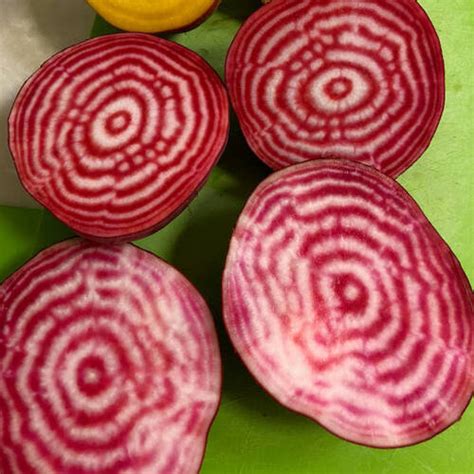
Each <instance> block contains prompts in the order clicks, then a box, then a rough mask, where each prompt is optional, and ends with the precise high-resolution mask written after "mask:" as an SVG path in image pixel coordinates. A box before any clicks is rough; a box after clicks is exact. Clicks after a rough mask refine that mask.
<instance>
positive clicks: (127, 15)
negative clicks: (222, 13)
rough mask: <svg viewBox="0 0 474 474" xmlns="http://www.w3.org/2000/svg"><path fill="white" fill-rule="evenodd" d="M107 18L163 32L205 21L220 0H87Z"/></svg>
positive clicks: (130, 28) (127, 26) (128, 28)
mask: <svg viewBox="0 0 474 474" xmlns="http://www.w3.org/2000/svg"><path fill="white" fill-rule="evenodd" d="M87 3H88V4H89V5H90V6H91V7H92V8H94V10H96V12H97V13H98V14H99V15H101V16H102V17H103V18H104V19H105V20H107V21H108V22H109V23H111V24H112V25H114V26H116V27H117V28H121V29H122V30H125V31H141V32H144V33H162V32H167V31H181V30H188V29H191V28H194V27H196V26H198V25H199V24H200V23H202V22H203V21H204V20H205V19H206V18H207V17H208V16H209V15H210V14H211V13H212V12H213V11H214V10H215V9H216V8H217V7H218V5H219V3H220V0H192V1H189V0H166V1H162V0H87Z"/></svg>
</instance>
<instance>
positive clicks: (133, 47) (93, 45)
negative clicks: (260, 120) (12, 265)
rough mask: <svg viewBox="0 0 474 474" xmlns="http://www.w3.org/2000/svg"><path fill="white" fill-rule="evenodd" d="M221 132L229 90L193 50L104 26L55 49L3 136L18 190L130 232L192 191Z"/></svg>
mask: <svg viewBox="0 0 474 474" xmlns="http://www.w3.org/2000/svg"><path fill="white" fill-rule="evenodd" d="M227 133H228V103H227V96H226V92H225V89H224V87H223V85H222V83H221V81H220V79H219V77H218V76H217V74H216V73H215V72H214V71H213V70H212V69H211V67H210V66H209V65H208V64H207V63H206V62H205V61H204V60H203V59H201V58H200V57H199V56H198V55H196V54H195V53H193V52H192V51H190V50H188V49H186V48H184V47H182V46H179V45H177V44H176V43H172V42H170V41H167V40H164V39H160V38H156V37H154V36H151V35H144V34H117V35H109V36H104V37H100V38H96V39H93V40H89V41H85V42H83V43H80V44H78V45H75V46H73V47H71V48H69V49H67V50H65V51H63V52H61V53H59V54H57V55H56V56H54V57H53V58H51V59H50V60H49V61H48V62H47V63H45V64H44V65H43V66H42V67H41V68H40V69H39V70H38V71H37V72H36V73H35V74H34V75H33V76H32V77H31V78H30V79H29V80H28V82H27V83H26V84H25V86H24V87H23V88H22V90H21V91H20V93H19V95H18V97H17V99H16V101H15V104H14V106H13V109H12V112H11V115H10V119H9V143H10V149H11V151H12V155H13V157H14V160H15V164H16V167H17V170H18V173H19V175H20V178H21V180H22V182H23V185H24V186H25V187H26V189H27V190H28V191H29V192H30V193H31V194H32V195H33V197H35V198H36V199H37V200H38V201H39V202H40V203H41V204H43V205H44V206H46V207H47V208H49V209H50V210H51V211H52V212H53V213H54V214H55V215H56V216H57V217H58V218H60V219H61V220H63V221H64V222H65V223H66V224H68V225H69V226H70V227H72V228H73V229H74V230H75V231H76V232H78V233H80V234H81V235H84V236H87V237H89V238H94V239H98V240H132V239H133V238H137V237H139V236H144V235H146V234H148V233H151V232H152V231H154V230H157V229H158V228H160V227H162V226H163V225H164V224H165V223H167V222H168V221H169V220H170V219H171V218H172V217H174V216H175V215H176V214H177V213H178V212H179V211H180V210H182V208H183V207H184V206H185V205H186V204H187V203H188V202H189V200H190V199H191V198H192V197H193V196H194V195H195V194H196V192H197V190H198V189H199V188H200V186H201V185H202V184H203V183H204V181H205V179H206V178H207V176H208V174H209V172H210V170H211V168H212V166H213V165H214V164H215V163H216V161H217V159H218V158H219V156H220V154H221V152H222V151H223V148H224V146H225V143H226V141H227Z"/></svg>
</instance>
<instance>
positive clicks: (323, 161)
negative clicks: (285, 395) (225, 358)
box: [221, 158, 474, 450]
mask: <svg viewBox="0 0 474 474" xmlns="http://www.w3.org/2000/svg"><path fill="white" fill-rule="evenodd" d="M309 163H314V164H315V165H318V164H321V165H327V164H334V165H340V164H345V165H346V166H347V165H349V166H354V167H355V168H357V167H360V168H364V169H365V171H368V172H370V173H371V174H372V175H375V176H376V177H377V178H379V179H380V180H381V181H385V182H387V183H390V184H393V183H395V184H396V185H397V186H398V188H400V189H401V190H402V191H403V194H404V195H405V196H404V197H408V198H409V199H410V202H411V204H412V205H413V207H414V208H416V209H417V210H418V211H419V212H421V214H422V216H423V217H424V218H425V219H426V220H427V222H428V224H429V225H430V226H431V228H432V229H433V231H434V232H435V233H436V235H437V236H438V237H439V238H440V239H441V240H442V242H443V243H444V244H445V245H446V246H447V247H448V248H450V247H449V245H448V244H447V243H446V241H445V240H444V239H443V237H441V235H440V234H439V232H438V231H437V230H436V229H435V228H434V227H433V226H432V224H431V222H430V221H429V220H428V218H427V217H426V215H425V213H424V212H423V210H422V209H421V207H420V206H419V205H418V203H417V202H416V201H415V200H414V199H413V198H412V197H411V196H410V194H409V193H408V192H407V191H406V190H405V188H404V187H403V186H402V185H401V184H399V183H398V182H397V181H395V180H394V179H392V178H390V176H387V175H385V174H383V173H381V172H380V171H377V170H376V169H375V168H372V167H371V166H368V165H365V164H363V163H359V162H353V161H350V160H345V159H341V158H335V159H316V160H309V161H305V162H303V163H297V164H295V165H291V166H288V167H286V168H283V169H281V170H279V171H276V172H275V173H272V174H271V175H270V176H269V177H267V178H265V179H264V180H263V181H262V182H261V183H260V184H259V185H258V188H259V187H260V186H263V185H264V184H266V183H267V182H268V181H269V180H270V179H272V180H273V179H274V178H275V175H277V174H280V173H282V172H285V170H288V169H290V168H291V169H296V168H298V167H305V166H308V164H309ZM254 193H255V190H254ZM252 196H253V193H252ZM249 199H250V198H249ZM244 210H245V206H244V208H243V209H242V212H241V213H240V215H239V218H238V220H237V223H236V224H235V226H234V231H235V229H236V227H237V225H238V221H239V220H240V217H241V216H242V214H243V212H244ZM451 256H452V258H453V260H454V262H455V264H456V265H457V266H459V269H460V270H461V271H462V272H463V273H464V274H465V272H464V269H463V267H462V265H461V263H460V262H459V260H458V258H457V257H456V255H454V253H453V252H452V251H451ZM228 259H229V253H227V257H226V261H225V265H224V272H223V274H224V273H225V272H226V271H227V267H228V263H229V262H228ZM465 280H466V281H467V282H469V280H468V278H467V276H466V279H465ZM466 290H467V291H468V292H469V293H471V294H472V292H473V291H474V290H473V289H472V288H469V287H466ZM221 291H222V295H224V293H225V288H224V278H222V281H221ZM471 307H472V308H473V309H474V295H473V297H472V298H471ZM224 311H225V305H224V298H222V314H223V315H224ZM473 316H474V315H473ZM222 319H223V321H224V327H225V330H226V332H227V336H228V338H229V340H230V341H231V343H232V347H233V349H234V353H235V354H237V356H238V358H239V359H240V361H241V362H242V364H243V365H244V367H245V368H246V369H247V372H248V373H249V374H250V375H251V377H252V378H253V380H254V381H255V382H256V383H257V385H258V386H259V387H260V388H261V389H262V390H263V391H264V392H265V393H266V394H267V395H269V396H270V397H271V398H272V399H273V400H275V402H277V403H278V404H279V405H281V406H283V407H284V408H286V409H287V410H289V411H290V412H292V413H296V414H297V415H300V416H302V417H304V418H306V419H308V420H311V421H312V422H314V423H317V424H318V425H319V426H320V427H321V428H323V429H324V430H326V431H327V432H328V433H330V434H332V435H333V436H335V437H336V438H339V439H341V440H343V441H347V442H349V443H352V444H355V445H358V446H364V447H367V448H375V449H380V450H389V449H398V448H406V447H409V446H416V445H417V444H420V443H424V442H425V441H429V440H430V439H433V438H434V437H436V436H438V435H439V434H441V433H443V431H446V430H447V429H448V428H450V427H451V426H453V425H454V424H455V423H457V422H458V421H460V420H461V418H462V416H463V415H464V413H465V412H466V410H467V408H468V407H469V405H470V403H471V400H472V399H473V398H474V384H473V389H472V393H471V398H470V399H469V400H468V401H467V403H466V406H465V407H464V408H463V410H462V411H461V413H460V414H459V417H458V418H457V419H456V420H454V421H452V422H451V423H450V424H449V425H446V426H445V427H444V428H443V429H442V430H440V431H438V432H436V433H433V434H432V435H431V436H429V437H428V438H424V439H421V440H419V441H415V442H413V443H406V444H400V445H393V446H376V445H372V444H364V443H361V442H357V441H352V440H350V439H347V438H344V437H343V436H341V435H340V434H337V433H334V432H333V431H331V430H330V429H329V428H327V427H326V426H324V425H323V424H321V423H320V422H319V421H318V420H317V419H316V418H315V417H312V416H310V415H307V414H305V413H301V412H299V411H298V410H295V409H294V408H291V407H290V406H288V405H287V404H285V403H282V402H281V401H280V400H278V399H277V397H276V396H275V395H273V394H272V393H271V392H270V391H269V390H268V389H267V388H265V387H264V385H263V383H262V382H260V380H258V378H257V376H256V375H254V374H253V372H252V371H251V370H250V369H249V368H248V367H247V364H246V363H245V361H244V359H243V357H242V356H241V354H240V352H239V351H238V350H237V349H236V347H235V346H234V344H233V342H232V338H231V336H230V333H231V331H230V327H229V325H228V322H227V319H226V318H225V317H224V316H223V317H222Z"/></svg>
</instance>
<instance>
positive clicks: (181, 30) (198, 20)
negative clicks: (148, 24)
mask: <svg viewBox="0 0 474 474" xmlns="http://www.w3.org/2000/svg"><path fill="white" fill-rule="evenodd" d="M86 1H87V0H86ZM221 1H222V0H214V3H213V4H212V5H211V6H210V7H209V8H208V9H207V10H206V11H205V12H204V13H203V14H202V15H201V16H200V17H199V18H196V20H194V21H193V22H192V23H190V24H188V25H186V26H183V27H182V28H176V29H174V30H162V31H155V32H154V33H153V32H150V31H146V32H143V31H140V30H124V29H122V28H120V27H119V26H117V25H115V24H114V23H112V22H111V21H109V20H106V19H105V18H103V17H102V16H101V15H100V14H99V13H97V12H96V15H98V16H100V17H101V18H103V20H104V21H106V22H107V23H109V24H110V25H112V26H113V27H114V28H117V29H118V30H120V31H124V32H126V33H143V34H150V35H156V34H158V35H162V34H173V33H185V32H186V31H190V30H193V29H194V28H197V27H198V26H199V25H200V24H201V23H204V22H205V21H206V20H207V19H208V18H209V17H210V16H211V15H212V14H213V13H214V11H215V10H216V9H217V7H218V6H219V5H220V3H221ZM87 4H89V2H87ZM89 6H90V7H91V8H92V9H93V10H94V12H95V9H94V8H93V7H92V6H91V5H89Z"/></svg>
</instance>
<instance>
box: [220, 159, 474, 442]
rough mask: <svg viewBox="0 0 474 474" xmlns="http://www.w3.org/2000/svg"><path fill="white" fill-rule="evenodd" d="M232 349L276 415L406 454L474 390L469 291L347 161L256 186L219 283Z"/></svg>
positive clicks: (384, 192)
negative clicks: (307, 420) (295, 415)
mask: <svg viewBox="0 0 474 474" xmlns="http://www.w3.org/2000/svg"><path fill="white" fill-rule="evenodd" d="M223 298H224V320H225V323H226V327H227V330H228V332H229V335H230V337H231V340H232V342H233V344H234V346H235V347H236V349H237V351H238V353H239V354H240V356H241V357H242V359H243V361H244V363H245V364H246V365H247V366H248V368H249V369H250V371H251V372H252V374H253V375H254V376H255V377H256V379H257V380H258V381H259V382H260V384H261V385H262V386H263V387H264V388H265V389H266V390H268V391H269V393H270V394H271V395H273V396H274V397H275V398H276V399H277V400H278V401H280V402H281V403H282V404H284V405H285V406H287V407H289V408H291V409H293V410H295V411H298V412H300V413H303V414H305V415H307V416H309V417H311V418H313V419H314V420H316V421H318V422H319V423H321V424H322V425H323V426H325V427H326V428H328V429H329V430H330V431H331V432H333V433H335V434H337V435H339V436H341V437H343V438H345V439H347V440H350V441H353V442H356V443H361V444H365V445H371V446H378V447H397V446H404V445H409V444H414V443H417V442H420V441H423V440H425V439H428V438H430V437H432V436H434V435H435V434H437V433H439V432H440V431H442V430H443V429H445V428H446V427H447V426H449V425H450V424H452V423H453V422H454V421H456V420H457V419H458V418H459V417H460V416H461V414H462V412H463V410H464V409H465V407H466V406H467V404H468V403H469V400H470V399H471V395H472V391H473V373H474V365H473V364H474V360H473V350H474V348H473V323H474V314H473V307H472V303H471V288H470V285H469V282H468V281H467V278H466V276H465V274H464V272H463V271H462V269H461V267H460V265H459V263H458V261H457V260H456V258H455V257H454V255H453V254H452V253H451V251H450V250H449V248H448V247H447V245H446V244H445V243H444V241H443V240H442V239H441V238H440V237H439V235H438V234H437V233H436V231H435V230H434V229H433V227H432V226H431V225H430V223H429V222H428V221H427V219H426V218H425V217H424V215H423V214H422V212H421V210H420V209H419V207H418V206H417V205H416V204H415V202H414V201H413V200H412V199H411V198H410V197H409V195H408V194H407V193H406V192H405V191H404V190H403V189H402V188H401V187H400V186H399V185H398V184H397V183H396V182H395V181H393V180H392V179H390V178H388V177H386V176H384V175H382V174H380V173H378V172H376V171H375V170H373V169H370V168H368V167H366V166H363V165H360V164H356V163H351V162H348V161H345V160H317V161H313V162H308V163H303V164H299V165H295V166H291V167H288V168H286V169H285V170H283V171H280V172H278V173H275V174H274V175H272V176H271V177H270V178H268V179H267V180H266V181H264V182H263V183H262V184H261V185H260V186H259V187H258V188H257V190H256V191H255V193H254V194H253V195H252V197H251V198H250V200H249V201H248V203H247V205H246V206H245V208H244V210H243V212H242V215H241V216H240V218H239V221H238V223H237V226H236V228H235V231H234V234H233V237H232V240H231V245H230V250H229V254H228V257H227V262H226V268H225V272H224V279H223Z"/></svg>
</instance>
